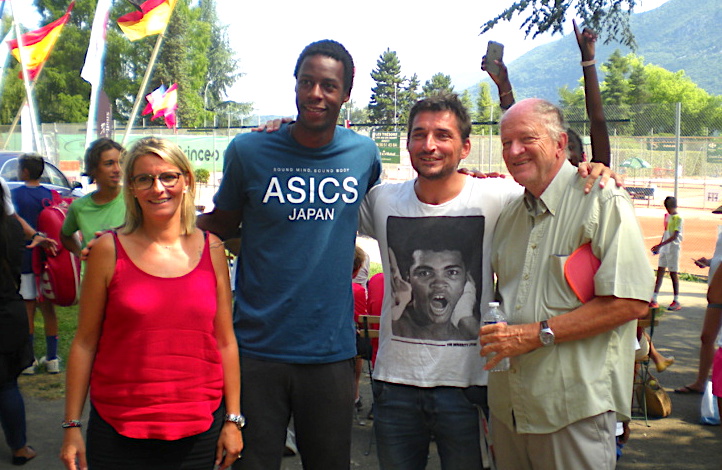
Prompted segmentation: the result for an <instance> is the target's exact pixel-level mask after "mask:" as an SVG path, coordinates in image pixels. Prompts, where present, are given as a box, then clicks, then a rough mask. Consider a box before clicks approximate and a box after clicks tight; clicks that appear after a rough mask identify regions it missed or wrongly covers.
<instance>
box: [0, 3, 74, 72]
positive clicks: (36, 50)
mask: <svg viewBox="0 0 722 470" xmlns="http://www.w3.org/2000/svg"><path fill="white" fill-rule="evenodd" d="M73 6H75V2H74V1H73V2H71V3H70V6H68V9H67V11H66V12H65V14H64V15H63V16H61V17H60V18H58V19H57V20H55V21H53V22H52V23H49V24H47V25H45V26H43V27H42V28H40V29H37V30H35V31H30V32H29V33H25V34H23V35H22V45H23V46H22V49H23V58H22V59H23V60H21V58H20V48H19V47H18V40H17V39H13V40H11V41H8V47H9V48H10V50H11V52H12V54H13V56H14V57H15V58H16V59H17V60H18V62H20V63H23V62H24V63H25V67H26V69H27V71H28V77H29V78H30V80H35V77H37V75H38V72H40V69H42V68H43V64H45V61H46V60H48V57H49V56H50V52H51V51H52V50H53V46H54V45H55V41H57V39H58V36H60V32H61V31H62V30H63V26H65V23H67V22H68V19H70V11H71V10H72V9H73ZM19 76H20V78H22V76H23V74H22V72H20V75H19Z"/></svg>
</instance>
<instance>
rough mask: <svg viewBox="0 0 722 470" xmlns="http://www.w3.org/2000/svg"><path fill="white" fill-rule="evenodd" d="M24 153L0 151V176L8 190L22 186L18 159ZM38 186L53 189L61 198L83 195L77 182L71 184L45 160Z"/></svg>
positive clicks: (81, 186) (80, 185) (56, 168)
mask: <svg viewBox="0 0 722 470" xmlns="http://www.w3.org/2000/svg"><path fill="white" fill-rule="evenodd" d="M24 153H25V152H17V151H0V176H2V177H3V179H5V181H7V183H8V186H9V187H10V189H11V190H12V189H14V188H17V187H18V186H21V185H22V184H23V182H22V181H20V178H19V177H18V176H19V175H18V158H19V157H20V156H22V155H23V154H24ZM40 184H42V185H43V186H45V187H46V188H48V189H54V190H56V191H57V192H59V193H60V195H61V196H63V197H69V196H70V197H80V196H82V195H83V194H85V193H84V192H83V185H82V184H80V182H78V181H74V182H73V183H71V182H70V181H68V178H67V177H66V176H65V175H64V174H63V172H62V171H60V170H59V169H58V167H56V166H55V165H53V164H52V163H50V162H49V161H47V160H45V170H44V171H43V176H42V177H41V178H40Z"/></svg>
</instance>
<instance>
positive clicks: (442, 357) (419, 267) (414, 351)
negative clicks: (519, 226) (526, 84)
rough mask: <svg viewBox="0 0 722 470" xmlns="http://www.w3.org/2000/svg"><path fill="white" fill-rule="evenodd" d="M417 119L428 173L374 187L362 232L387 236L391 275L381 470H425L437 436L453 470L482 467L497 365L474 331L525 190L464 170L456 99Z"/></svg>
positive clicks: (439, 101)
mask: <svg viewBox="0 0 722 470" xmlns="http://www.w3.org/2000/svg"><path fill="white" fill-rule="evenodd" d="M409 123H410V124H409V130H408V143H407V147H408V150H409V154H410V156H411V164H412V166H413V167H414V169H415V170H416V172H417V173H418V177H417V178H416V179H415V180H412V181H407V182H405V183H400V184H385V185H380V186H376V187H374V188H373V189H372V190H371V191H370V192H369V193H368V195H367V196H366V199H365V201H364V203H363V204H362V206H361V232H362V233H365V234H368V235H370V236H373V237H374V238H376V239H377V240H378V242H379V246H380V248H381V256H382V263H383V267H384V272H386V273H390V275H387V276H386V277H385V279H386V285H385V295H384V304H383V309H382V318H381V327H380V330H381V331H380V340H379V351H378V356H377V359H376V367H375V370H374V428H375V432H376V437H377V443H378V446H377V447H378V456H379V463H380V468H382V469H396V468H423V467H424V466H425V462H426V460H427V456H428V447H429V443H430V441H431V437H432V436H433V437H434V439H435V441H436V445H437V448H438V449H439V455H440V458H441V465H442V468H464V469H469V470H472V469H480V468H482V463H481V449H480V445H479V415H478V411H477V406H481V407H483V408H486V383H487V373H486V372H485V371H484V370H483V366H484V360H483V358H481V357H480V355H479V345H478V341H477V338H476V337H475V336H474V335H473V334H471V335H469V334H468V332H473V333H476V332H478V328H479V319H480V312H481V309H483V308H485V306H486V305H487V303H488V302H489V301H491V300H493V282H492V273H491V264H490V263H489V261H488V260H489V258H490V253H489V250H490V247H491V241H492V240H491V239H492V234H493V230H494V226H495V224H496V219H497V218H498V216H499V214H500V212H501V209H502V208H503V207H504V206H505V205H506V204H507V203H508V202H510V201H511V200H513V199H516V198H517V197H519V196H520V195H521V194H522V188H521V187H520V186H519V185H517V184H516V183H514V182H512V181H509V180H505V179H500V178H498V179H477V178H473V177H470V176H467V175H464V174H461V173H458V172H457V168H458V166H459V163H460V162H461V161H462V160H463V159H464V158H466V156H467V155H468V154H469V151H470V149H471V142H470V140H469V134H470V131H471V121H470V119H469V115H468V113H467V111H466V109H465V108H464V106H463V105H462V104H461V102H460V100H459V99H458V97H457V96H456V95H439V96H433V97H430V98H427V99H425V100H422V101H420V102H418V103H416V105H414V107H413V108H412V110H411V113H410V116H409Z"/></svg>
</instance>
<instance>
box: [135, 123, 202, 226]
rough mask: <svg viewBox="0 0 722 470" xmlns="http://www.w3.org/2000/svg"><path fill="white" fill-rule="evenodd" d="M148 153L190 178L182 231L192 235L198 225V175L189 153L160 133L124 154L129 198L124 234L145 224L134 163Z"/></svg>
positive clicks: (182, 209)
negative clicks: (136, 192)
mask: <svg viewBox="0 0 722 470" xmlns="http://www.w3.org/2000/svg"><path fill="white" fill-rule="evenodd" d="M144 155H155V156H157V157H160V158H161V159H163V161H164V162H166V163H169V164H171V165H174V166H176V167H178V169H179V170H180V172H181V173H183V177H184V178H185V179H186V182H187V184H186V193H184V194H183V201H182V202H181V207H180V210H181V233H182V234H183V235H188V234H190V233H192V232H193V231H194V230H195V227H196V207H195V202H194V201H195V197H196V179H195V176H194V175H193V169H192V168H191V163H190V161H188V157H186V155H185V154H184V153H183V151H182V150H181V149H180V147H178V145H176V144H175V143H174V142H171V141H170V140H167V139H160V138H157V137H145V138H143V139H140V140H138V141H137V142H135V143H134V144H133V146H132V147H131V148H130V149H129V150H127V151H126V152H125V153H124V155H123V197H124V198H125V223H124V224H123V226H122V227H121V231H122V233H123V234H125V235H128V234H131V233H133V232H135V231H136V230H138V228H140V227H141V226H142V225H143V211H142V210H141V208H140V205H139V204H138V201H137V200H136V198H135V197H134V196H133V184H132V182H131V178H133V176H134V175H133V165H135V162H136V161H137V160H138V159H139V158H140V157H142V156H144Z"/></svg>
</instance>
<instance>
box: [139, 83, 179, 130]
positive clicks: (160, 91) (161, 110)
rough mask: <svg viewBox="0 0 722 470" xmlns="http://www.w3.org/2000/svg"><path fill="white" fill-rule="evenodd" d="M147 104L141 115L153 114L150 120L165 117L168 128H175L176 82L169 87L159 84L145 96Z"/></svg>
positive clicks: (176, 107) (176, 106)
mask: <svg viewBox="0 0 722 470" xmlns="http://www.w3.org/2000/svg"><path fill="white" fill-rule="evenodd" d="M145 99H147V100H148V104H147V105H146V107H145V109H143V113H142V114H143V115H146V114H151V113H152V114H153V116H152V117H151V118H150V120H151V121H152V120H154V119H155V118H159V117H163V118H165V125H166V127H168V129H175V127H176V125H177V122H176V115H175V114H176V110H177V109H178V84H177V83H174V84H172V85H171V86H170V88H168V89H166V87H165V85H161V86H159V87H158V88H156V89H155V90H153V92H152V93H149V94H147V95H146V96H145Z"/></svg>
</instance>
